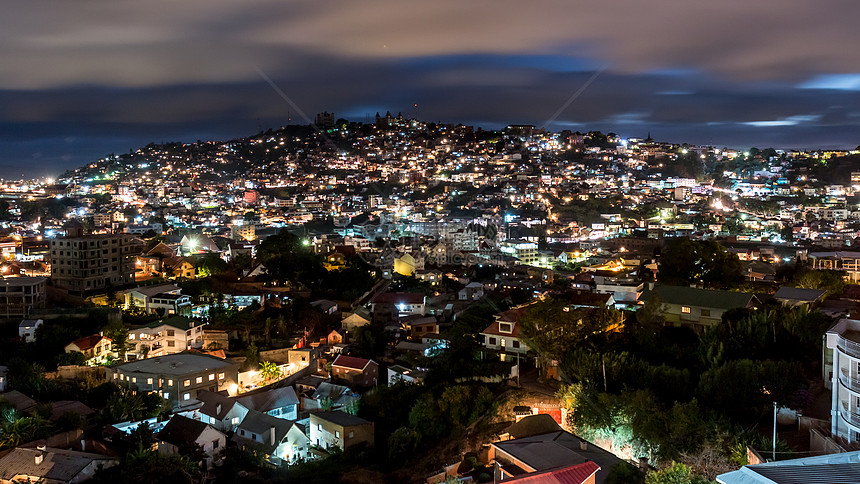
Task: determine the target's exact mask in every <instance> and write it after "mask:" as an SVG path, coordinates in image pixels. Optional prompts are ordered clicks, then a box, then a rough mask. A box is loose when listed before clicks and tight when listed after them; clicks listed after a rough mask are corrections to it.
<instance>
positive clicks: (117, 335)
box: [103, 319, 128, 360]
mask: <svg viewBox="0 0 860 484" xmlns="http://www.w3.org/2000/svg"><path fill="white" fill-rule="evenodd" d="M103 331H104V335H105V337H107V338H110V339H111V348H112V349H113V351H114V352H115V353H117V355H119V358H120V360H125V352H126V351H127V350H128V328H126V327H125V325H124V324H122V321H120V320H119V319H116V320H113V321H111V322H109V323H108V325H107V326H105V327H104V330H103Z"/></svg>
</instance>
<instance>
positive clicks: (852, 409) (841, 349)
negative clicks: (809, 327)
mask: <svg viewBox="0 0 860 484" xmlns="http://www.w3.org/2000/svg"><path fill="white" fill-rule="evenodd" d="M826 343H827V347H826V349H825V367H824V371H825V374H824V377H825V383H829V385H830V387H831V392H832V403H831V407H830V432H831V433H832V434H834V435H838V436H840V437H843V438H845V439H847V440H848V441H849V442H851V443H853V442H857V441H860V321H858V320H854V319H847V318H843V319H840V320H839V321H838V322H837V323H836V324H834V325H833V327H831V328H830V329H829V330H827V334H826ZM831 353H832V358H833V363H832V365H830V364H828V360H829V358H828V356H830V354H831Z"/></svg>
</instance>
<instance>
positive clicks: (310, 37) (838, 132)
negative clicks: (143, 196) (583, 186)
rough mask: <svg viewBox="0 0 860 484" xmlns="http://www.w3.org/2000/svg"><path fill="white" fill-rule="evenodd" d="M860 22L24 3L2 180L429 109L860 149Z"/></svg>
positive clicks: (317, 1)
mask: <svg viewBox="0 0 860 484" xmlns="http://www.w3.org/2000/svg"><path fill="white" fill-rule="evenodd" d="M858 14H860V2H857V1H856V0H824V1H820V2H811V1H809V0H723V1H720V2H706V1H696V0H694V1H690V0H649V1H641V0H602V1H599V2H598V1H582V0H577V1H570V0H568V1H563V0H556V1H516V2H514V1H502V0H492V1H490V0H488V1H485V0H459V1H433V2H428V1H423V2H418V1H411V0H405V1H404V0H399V1H381V0H365V1H356V0H308V1H306V0H278V1H269V0H245V1H238V0H206V1H203V0H182V1H178V2H177V1H175V0H174V1H164V0H148V1H142V0H137V1H125V0H112V1H107V0H74V1H70V2H57V1H56V0H53V1H46V0H28V1H21V2H11V1H9V2H5V4H4V8H3V14H2V16H0V59H2V62H0V177H5V178H17V177H21V176H22V175H23V176H28V177H29V176H47V175H57V174H59V173H60V172H61V171H62V170H64V169H66V168H74V167H77V166H80V165H82V164H85V163H87V162H89V161H91V160H93V159H96V158H99V157H101V156H103V155H105V154H107V153H123V152H127V151H128V150H129V149H130V148H137V147H139V146H141V145H144V144H146V143H149V142H151V141H154V142H161V141H176V140H179V141H195V140H197V139H229V138H233V137H241V136H247V135H251V134H254V133H256V132H258V131H259V130H260V128H261V127H262V128H263V129H268V128H276V127H278V126H281V125H284V124H288V123H290V122H291V123H294V124H304V123H305V119H304V118H303V117H302V115H301V114H300V112H299V110H300V111H301V112H303V113H305V114H306V115H307V116H310V117H313V115H314V114H315V113H317V112H320V111H324V110H327V111H334V112H335V113H336V115H337V116H338V117H345V118H348V119H350V120H354V121H364V120H365V119H366V117H367V116H368V115H369V116H371V117H372V116H373V115H374V114H375V113H376V112H377V111H379V112H381V113H383V114H384V113H385V111H388V110H390V111H391V112H392V113H395V114H396V113H397V112H399V111H402V112H403V114H404V115H405V116H409V117H411V116H414V114H415V108H414V107H413V106H414V104H416V103H417V104H418V105H419V109H420V111H419V117H420V118H421V119H423V120H426V121H442V122H463V123H466V124H473V125H475V126H481V127H484V128H498V127H502V126H504V125H506V124H511V123H518V124H519V123H528V124H535V125H537V126H544V127H547V128H548V129H550V130H561V129H572V130H580V131H583V130H602V131H604V132H607V131H614V132H616V133H619V134H621V135H622V136H628V137H630V136H645V135H647V133H648V132H651V134H652V136H654V137H655V138H656V139H659V140H663V141H675V142H690V143H698V144H713V145H719V146H730V147H750V146H757V147H761V148H764V147H768V146H774V147H781V148H817V147H830V148H854V147H856V146H857V145H858V144H860V130H858V127H860V104H858V101H860V49H858V46H860V29H858V28H857V27H856V21H857V18H858ZM595 74H597V76H596V77H594V76H595ZM266 78H269V79H271V80H272V82H274V83H275V84H276V85H277V87H278V88H279V89H281V90H282V91H283V93H284V94H286V96H287V97H288V98H289V99H290V100H292V102H293V103H294V104H295V107H293V106H291V105H290V103H289V102H287V101H285V100H284V99H282V97H281V96H280V95H279V93H278V92H276V90H275V89H274V88H273V87H272V86H271V85H269V83H268V82H267V80H266ZM590 79H593V82H591V83H590V84H588V81H589V80H590ZM586 85H587V87H585V89H584V90H583V91H582V93H581V95H579V96H578V97H576V98H575V99H573V101H572V102H570V103H569V105H568V102H569V101H570V100H571V97H572V96H573V95H574V94H575V93H576V92H577V91H579V90H580V89H581V88H583V87H584V86H586ZM565 105H567V106H566V107H565ZM296 107H297V108H298V109H296ZM562 107H565V109H563V110H562V109H561V108H562ZM559 111H561V112H560V113H559ZM556 114H557V116H556ZM288 118H289V120H288Z"/></svg>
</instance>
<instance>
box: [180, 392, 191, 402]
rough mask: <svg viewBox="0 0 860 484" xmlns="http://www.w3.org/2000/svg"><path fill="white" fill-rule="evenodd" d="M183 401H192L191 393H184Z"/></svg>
mask: <svg viewBox="0 0 860 484" xmlns="http://www.w3.org/2000/svg"><path fill="white" fill-rule="evenodd" d="M182 399H183V400H191V394H190V393H183V394H182Z"/></svg>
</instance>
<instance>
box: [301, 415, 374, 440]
mask: <svg viewBox="0 0 860 484" xmlns="http://www.w3.org/2000/svg"><path fill="white" fill-rule="evenodd" d="M308 437H309V438H310V442H311V444H312V445H318V446H320V447H322V448H324V449H328V448H330V447H338V448H340V450H347V449H350V448H352V447H355V446H357V445H360V444H364V445H367V446H368V447H373V422H368V421H367V420H364V419H363V418H360V417H356V416H355V415H350V414H348V413H346V412H340V411H337V412H314V413H311V417H310V432H309V435H308Z"/></svg>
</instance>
